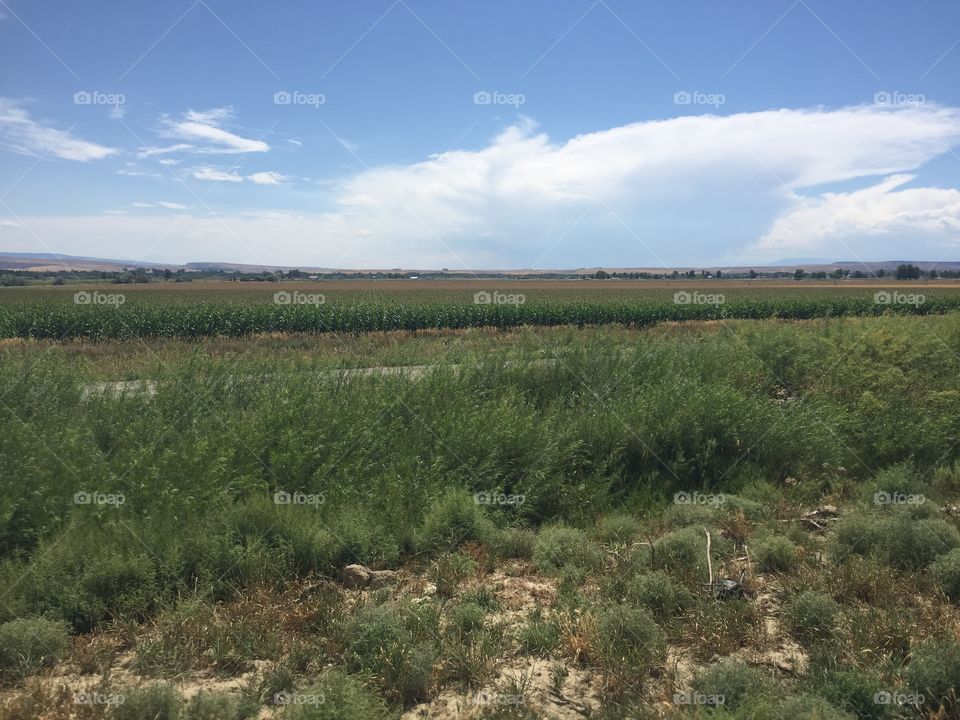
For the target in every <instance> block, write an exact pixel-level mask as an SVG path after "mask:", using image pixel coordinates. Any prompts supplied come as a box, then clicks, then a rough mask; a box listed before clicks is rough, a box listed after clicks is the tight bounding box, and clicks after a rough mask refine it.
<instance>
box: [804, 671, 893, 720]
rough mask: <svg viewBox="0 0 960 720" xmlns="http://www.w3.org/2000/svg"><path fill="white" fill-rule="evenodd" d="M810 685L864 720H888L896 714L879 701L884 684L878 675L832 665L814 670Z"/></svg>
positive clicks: (831, 701)
mask: <svg viewBox="0 0 960 720" xmlns="http://www.w3.org/2000/svg"><path fill="white" fill-rule="evenodd" d="M806 685H807V686H809V687H810V688H811V690H812V691H813V692H815V693H816V694H817V695H820V696H822V697H824V698H825V699H826V700H828V701H829V702H830V704H831V705H833V706H834V707H836V708H839V709H841V710H843V711H845V712H849V713H852V714H853V715H854V716H856V717H857V718H860V719H861V720H884V719H885V718H889V717H890V716H891V714H892V713H891V709H892V708H891V706H890V705H889V704H884V703H878V702H877V700H876V696H877V693H878V692H880V691H881V690H882V685H883V684H882V682H881V680H880V677H879V675H878V674H877V673H870V672H867V671H866V670H860V669H858V668H853V669H841V668H839V667H835V666H833V665H830V666H826V667H819V668H816V669H814V670H812V671H811V672H810V673H809V674H808V676H807V678H806Z"/></svg>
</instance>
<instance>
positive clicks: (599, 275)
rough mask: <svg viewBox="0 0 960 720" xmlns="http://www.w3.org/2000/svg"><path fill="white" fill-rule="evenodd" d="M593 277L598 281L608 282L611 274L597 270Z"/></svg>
mask: <svg viewBox="0 0 960 720" xmlns="http://www.w3.org/2000/svg"><path fill="white" fill-rule="evenodd" d="M593 277H594V278H595V279H597V280H606V279H607V278H609V277H610V273H608V272H607V271H606V270H597V271H596V272H595V273H594V274H593Z"/></svg>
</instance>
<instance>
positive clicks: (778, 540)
mask: <svg viewBox="0 0 960 720" xmlns="http://www.w3.org/2000/svg"><path fill="white" fill-rule="evenodd" d="M751 550H752V554H753V559H754V561H755V562H756V563H757V566H758V567H759V568H760V570H761V571H762V572H776V573H788V572H790V571H792V570H793V568H794V567H795V566H796V564H797V546H796V545H794V544H793V543H792V542H790V540H788V539H787V538H785V537H784V536H782V535H771V536H768V537H766V538H763V539H761V540H758V541H757V542H755V543H754V544H753V545H752V546H751Z"/></svg>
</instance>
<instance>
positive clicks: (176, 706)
mask: <svg viewBox="0 0 960 720" xmlns="http://www.w3.org/2000/svg"><path fill="white" fill-rule="evenodd" d="M179 715H180V693H178V692H177V691H176V689H175V688H174V687H173V686H172V685H168V684H167V683H158V684H156V685H148V686H146V687H141V688H135V689H133V690H130V691H126V692H124V693H123V702H122V703H118V704H116V705H114V706H113V711H112V712H111V714H110V720H144V718H149V719H150V720H177V718H178V716H179Z"/></svg>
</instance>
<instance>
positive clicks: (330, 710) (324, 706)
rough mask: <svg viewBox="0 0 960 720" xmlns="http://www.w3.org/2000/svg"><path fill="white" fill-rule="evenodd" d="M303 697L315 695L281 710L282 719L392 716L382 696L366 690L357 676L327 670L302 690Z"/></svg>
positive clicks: (346, 719) (361, 719)
mask: <svg viewBox="0 0 960 720" xmlns="http://www.w3.org/2000/svg"><path fill="white" fill-rule="evenodd" d="M302 694H303V696H304V697H305V698H316V699H317V702H314V703H307V702H302V703H297V704H291V705H289V706H288V707H287V709H286V711H285V712H284V713H283V715H282V718H283V720H391V719H392V718H395V717H396V713H393V712H391V711H390V709H389V708H388V707H387V705H386V703H384V701H383V699H382V698H381V697H379V696H378V695H376V694H375V693H372V692H371V691H370V690H368V689H367V688H366V687H365V686H364V684H363V683H362V682H361V681H360V680H359V679H358V678H356V677H353V676H351V675H345V674H343V673H342V672H339V671H337V670H330V671H329V672H327V673H326V674H325V675H324V676H323V678H322V679H321V680H320V682H318V683H317V684H316V685H314V686H312V687H310V688H307V689H306V690H304V691H303V693H302Z"/></svg>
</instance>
